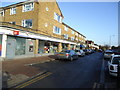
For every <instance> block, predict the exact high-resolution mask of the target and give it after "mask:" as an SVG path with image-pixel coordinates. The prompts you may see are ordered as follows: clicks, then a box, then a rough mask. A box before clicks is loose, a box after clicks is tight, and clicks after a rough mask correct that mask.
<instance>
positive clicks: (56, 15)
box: [54, 12, 62, 23]
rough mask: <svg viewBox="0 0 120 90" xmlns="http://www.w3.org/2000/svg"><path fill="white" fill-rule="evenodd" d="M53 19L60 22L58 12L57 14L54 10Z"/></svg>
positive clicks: (60, 18)
mask: <svg viewBox="0 0 120 90" xmlns="http://www.w3.org/2000/svg"><path fill="white" fill-rule="evenodd" d="M54 19H55V20H56V21H58V22H60V23H62V17H61V16H60V15H59V14H57V13H56V12H54Z"/></svg>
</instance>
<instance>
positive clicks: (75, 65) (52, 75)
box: [23, 52, 115, 88]
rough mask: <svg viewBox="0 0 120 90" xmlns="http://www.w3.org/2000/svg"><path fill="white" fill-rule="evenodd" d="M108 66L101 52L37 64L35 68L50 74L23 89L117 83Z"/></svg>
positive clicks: (80, 86) (84, 86) (94, 86)
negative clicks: (75, 58)
mask: <svg viewBox="0 0 120 90" xmlns="http://www.w3.org/2000/svg"><path fill="white" fill-rule="evenodd" d="M103 63H104V64H103ZM106 65H107V62H106V61H104V60H103V54H102V53H101V52H96V53H93V54H89V55H86V56H84V57H79V59H78V60H74V61H65V60H64V61H60V60H55V61H51V62H46V63H41V64H36V65H34V66H33V67H37V68H40V70H41V69H43V70H47V71H48V73H49V74H46V75H43V76H42V77H38V78H36V79H35V80H33V81H31V82H32V83H30V84H26V85H25V86H24V87H23V88H96V87H97V85H99V83H102V84H104V83H105V82H111V81H115V79H114V78H113V79H111V77H108V76H109V75H108V72H107V68H106ZM106 77H107V78H106Z"/></svg>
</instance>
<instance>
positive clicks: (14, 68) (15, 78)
mask: <svg viewBox="0 0 120 90" xmlns="http://www.w3.org/2000/svg"><path fill="white" fill-rule="evenodd" d="M53 60H55V55H48V56H40V57H32V58H22V59H13V60H12V59H11V60H5V61H0V62H2V72H3V74H4V75H3V76H6V77H7V76H8V79H7V82H6V77H2V79H3V82H2V84H3V87H6V85H5V84H6V83H7V87H8V88H10V87H13V86H15V85H17V84H19V83H21V82H23V81H26V80H29V79H30V78H33V77H34V76H36V75H40V74H43V73H45V72H46V70H41V69H38V68H35V67H32V66H31V65H33V64H37V63H44V62H49V61H53ZM4 81H5V82H4Z"/></svg>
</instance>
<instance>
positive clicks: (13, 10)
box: [10, 7, 16, 15]
mask: <svg viewBox="0 0 120 90" xmlns="http://www.w3.org/2000/svg"><path fill="white" fill-rule="evenodd" d="M12 14H16V7H13V8H11V9H10V15H12Z"/></svg>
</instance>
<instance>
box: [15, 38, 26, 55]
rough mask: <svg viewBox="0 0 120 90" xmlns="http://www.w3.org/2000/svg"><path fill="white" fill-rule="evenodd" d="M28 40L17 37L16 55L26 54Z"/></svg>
mask: <svg viewBox="0 0 120 90" xmlns="http://www.w3.org/2000/svg"><path fill="white" fill-rule="evenodd" d="M25 43H26V40H25V39H24V38H18V37H16V49H15V55H24V54H25V45H26V44H25Z"/></svg>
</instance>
